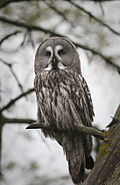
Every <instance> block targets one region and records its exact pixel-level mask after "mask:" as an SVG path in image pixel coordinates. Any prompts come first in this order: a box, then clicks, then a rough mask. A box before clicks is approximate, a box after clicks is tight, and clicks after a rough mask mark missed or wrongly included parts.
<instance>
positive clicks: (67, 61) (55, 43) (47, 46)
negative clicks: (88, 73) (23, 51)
mask: <svg viewBox="0 0 120 185" xmlns="http://www.w3.org/2000/svg"><path fill="white" fill-rule="evenodd" d="M66 68H72V69H73V70H75V71H77V72H78V73H80V60H79V55H78V53H77V50H76V47H75V45H74V44H73V43H72V42H71V41H70V40H68V39H67V38H64V37H52V38H48V39H46V40H44V41H43V42H42V43H41V44H40V45H39V47H38V49H37V52H36V56H35V73H37V72H41V71H42V72H43V71H51V70H52V71H59V70H64V69H66Z"/></svg>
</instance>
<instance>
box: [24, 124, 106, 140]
mask: <svg viewBox="0 0 120 185" xmlns="http://www.w3.org/2000/svg"><path fill="white" fill-rule="evenodd" d="M26 129H45V130H48V131H50V130H54V131H56V132H61V131H63V132H68V129H62V130H59V129H58V128H56V127H54V126H49V127H48V126H46V125H45V124H44V123H37V122H36V123H33V124H30V125H29V126H28V127H27V128H26ZM74 132H82V133H85V134H90V135H92V136H94V137H97V138H99V139H104V134H103V132H101V131H100V130H98V129H96V128H93V127H87V126H84V125H79V128H77V129H74Z"/></svg>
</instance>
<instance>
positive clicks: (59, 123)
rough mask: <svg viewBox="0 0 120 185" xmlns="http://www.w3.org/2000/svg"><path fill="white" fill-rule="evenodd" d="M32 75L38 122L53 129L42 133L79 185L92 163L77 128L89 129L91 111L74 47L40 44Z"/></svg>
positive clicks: (53, 41) (87, 139)
mask: <svg viewBox="0 0 120 185" xmlns="http://www.w3.org/2000/svg"><path fill="white" fill-rule="evenodd" d="M35 75H36V76H35V81H34V85H35V91H36V96H37V104H38V122H40V123H44V124H45V126H50V127H51V128H54V129H53V130H52V129H51V130H49V131H48V130H46V129H42V131H43V133H44V135H45V136H49V137H51V138H54V139H55V140H56V141H57V142H58V143H59V144H60V145H61V146H62V147H63V150H64V152H65V154H66V159H67V161H68V166H69V173H70V175H71V177H72V180H73V182H74V184H79V183H80V182H81V181H84V175H85V168H87V169H92V167H93V165H94V162H93V159H92V157H91V150H92V139H91V136H90V135H88V134H83V133H78V132H77V128H79V125H81V124H82V125H86V126H89V127H90V126H91V123H92V121H93V116H94V111H93V104H92V100H91V96H90V92H89V89H88V86H87V83H86V81H85V80H84V78H83V76H82V74H81V68H80V59H79V55H78V53H77V50H76V47H75V46H74V44H73V43H72V42H71V41H70V40H68V39H67V38H64V37H52V38H49V39H46V40H44V41H43V42H42V43H41V44H40V46H39V47H38V49H37V52H36V56H35ZM55 128H56V130H55ZM64 130H66V132H64Z"/></svg>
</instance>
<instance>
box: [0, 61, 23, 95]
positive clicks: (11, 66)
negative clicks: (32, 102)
mask: <svg viewBox="0 0 120 185" xmlns="http://www.w3.org/2000/svg"><path fill="white" fill-rule="evenodd" d="M0 61H1V62H2V63H3V64H5V65H6V66H8V67H9V69H10V71H11V73H12V75H13V77H14V78H15V80H16V82H17V84H18V87H19V88H20V90H21V92H22V93H23V87H22V85H21V83H20V82H19V79H18V77H17V75H16V73H15V71H14V70H13V64H9V63H8V62H6V61H5V60H3V59H2V58H0Z"/></svg>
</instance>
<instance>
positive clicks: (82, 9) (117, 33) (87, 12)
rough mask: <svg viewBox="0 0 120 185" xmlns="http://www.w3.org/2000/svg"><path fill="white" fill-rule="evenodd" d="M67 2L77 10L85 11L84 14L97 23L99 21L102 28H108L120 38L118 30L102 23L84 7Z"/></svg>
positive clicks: (69, 0) (68, 0)
mask: <svg viewBox="0 0 120 185" xmlns="http://www.w3.org/2000/svg"><path fill="white" fill-rule="evenodd" d="M66 1H67V2H69V3H70V4H72V5H73V6H75V7H76V8H78V9H79V10H81V11H83V12H84V13H86V14H87V15H88V16H89V17H90V18H92V19H94V20H95V21H97V22H98V23H100V24H101V25H102V26H104V27H106V28H107V29H108V30H110V31H111V32H112V33H114V34H116V35H118V36H120V32H117V31H116V30H114V29H113V28H111V27H110V26H109V25H107V24H106V23H104V22H103V21H101V20H100V19H99V18H97V17H95V16H94V15H93V14H92V13H91V12H89V11H87V10H85V9H84V8H83V7H81V6H80V5H78V4H76V3H74V2H73V1H71V0H66ZM98 2H99V1H98Z"/></svg>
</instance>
